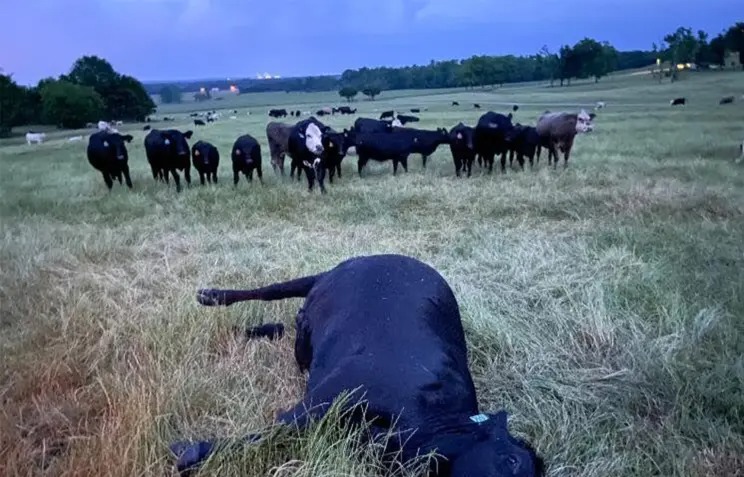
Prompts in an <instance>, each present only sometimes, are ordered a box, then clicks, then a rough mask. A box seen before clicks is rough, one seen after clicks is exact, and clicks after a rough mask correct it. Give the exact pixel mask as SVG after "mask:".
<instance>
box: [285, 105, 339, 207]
mask: <svg viewBox="0 0 744 477" xmlns="http://www.w3.org/2000/svg"><path fill="white" fill-rule="evenodd" d="M329 129H330V128H329V127H328V126H326V125H325V124H323V123H321V122H320V121H318V120H317V119H316V118H315V117H314V116H310V117H309V118H307V119H303V120H302V121H300V122H298V123H297V124H295V125H294V127H293V128H292V131H291V132H290V134H289V141H288V143H287V155H288V156H289V157H290V158H292V161H291V162H290V170H289V176H290V177H294V171H295V170H296V171H297V180H298V181H299V180H300V175H301V173H302V171H305V176H306V177H307V188H308V190H309V191H312V190H313V186H314V185H315V179H316V177H317V179H318V183H319V185H320V191H321V193H323V192H325V186H324V185H323V179H324V178H325V167H324V166H323V159H322V157H321V156H322V154H323V151H324V148H323V134H324V133H325V132H326V131H328V130H329Z"/></svg>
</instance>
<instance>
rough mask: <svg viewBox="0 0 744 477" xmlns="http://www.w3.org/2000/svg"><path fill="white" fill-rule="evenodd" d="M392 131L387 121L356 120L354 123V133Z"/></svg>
mask: <svg viewBox="0 0 744 477" xmlns="http://www.w3.org/2000/svg"><path fill="white" fill-rule="evenodd" d="M392 130H393V126H392V124H391V123H390V122H388V121H381V120H378V119H372V118H357V119H356V121H354V131H355V132H356V133H376V132H391V131H392Z"/></svg>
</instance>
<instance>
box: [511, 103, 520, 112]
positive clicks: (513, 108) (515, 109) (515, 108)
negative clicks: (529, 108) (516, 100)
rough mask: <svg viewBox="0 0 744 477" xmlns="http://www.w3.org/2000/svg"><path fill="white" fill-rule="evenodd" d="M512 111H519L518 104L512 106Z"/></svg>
mask: <svg viewBox="0 0 744 477" xmlns="http://www.w3.org/2000/svg"><path fill="white" fill-rule="evenodd" d="M512 111H514V112H515V113H516V112H517V111H519V106H518V105H516V104H515V105H514V106H512Z"/></svg>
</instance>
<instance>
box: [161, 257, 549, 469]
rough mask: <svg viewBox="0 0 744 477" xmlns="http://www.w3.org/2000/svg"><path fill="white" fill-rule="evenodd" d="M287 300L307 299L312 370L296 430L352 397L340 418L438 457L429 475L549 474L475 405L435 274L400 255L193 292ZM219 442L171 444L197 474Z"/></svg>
mask: <svg viewBox="0 0 744 477" xmlns="http://www.w3.org/2000/svg"><path fill="white" fill-rule="evenodd" d="M292 297H297V298H305V300H304V303H303V305H302V307H301V308H300V310H299V312H298V313H297V317H296V330H297V333H296V339H295V347H294V349H295V358H296V361H297V364H298V366H299V368H300V370H302V371H305V370H307V371H309V374H308V381H307V387H306V392H305V396H304V398H303V399H302V401H301V402H299V403H298V404H297V405H296V406H295V407H294V408H292V409H289V410H287V411H286V412H283V413H281V414H280V415H279V416H278V418H277V421H278V422H279V423H282V424H285V425H290V426H296V427H297V428H299V429H300V430H302V429H304V428H306V427H307V425H308V424H309V423H310V422H311V421H312V420H317V419H320V418H322V417H323V416H324V415H325V414H326V412H327V411H328V409H329V407H330V406H331V404H332V403H334V402H336V399H337V398H339V397H340V396H341V395H342V394H343V393H347V392H348V393H350V400H349V401H347V406H349V409H350V410H351V411H352V412H350V413H347V414H346V419H350V420H351V422H352V423H355V424H356V423H359V422H361V421H362V419H364V420H365V421H367V422H368V423H369V424H370V426H371V428H370V430H371V437H372V438H373V439H375V438H379V437H384V436H385V435H386V434H387V433H388V432H392V433H393V435H394V437H393V438H392V439H390V441H389V443H388V446H387V449H386V451H387V452H388V456H387V457H393V458H398V459H400V460H401V461H403V462H406V461H409V460H410V459H412V458H415V457H416V456H417V455H421V454H427V453H429V452H436V453H437V454H439V455H440V457H439V458H437V459H435V460H434V462H432V467H431V469H430V475H431V476H436V477H506V476H510V477H539V476H542V475H544V465H543V462H542V459H541V458H540V456H538V455H537V453H536V452H535V451H534V449H532V447H531V446H530V445H529V444H528V443H527V442H525V441H522V440H519V439H516V438H514V437H513V436H512V435H511V434H510V433H509V431H508V428H507V415H506V412H505V411H499V412H497V413H495V414H483V413H482V412H481V410H480V409H479V407H478V401H477V399H476V392H475V387H474V385H473V380H472V377H471V375H470V371H469V369H468V355H467V347H466V342H465V334H464V331H463V328H462V323H461V319H460V312H459V307H458V303H457V299H456V298H455V295H454V293H453V292H452V289H451V288H450V286H449V284H448V283H447V282H446V281H445V280H444V278H443V277H442V276H441V275H440V274H439V273H438V272H437V271H436V270H435V269H434V268H432V267H431V266H429V265H427V264H425V263H423V262H421V261H419V260H417V259H415V258H411V257H406V256H402V255H392V254H391V255H373V256H362V257H354V258H351V259H349V260H346V261H344V262H341V263H340V264H338V265H337V266H336V267H334V268H333V269H331V270H328V271H326V272H323V273H319V274H317V275H313V276H308V277H304V278H297V279H294V280H290V281H287V282H284V283H277V284H273V285H269V286H266V287H262V288H258V289H255V290H215V289H210V290H200V291H199V293H198V295H197V299H198V301H199V302H200V303H201V304H203V305H207V306H214V305H225V306H227V305H231V304H233V303H237V302H241V301H248V300H266V301H268V300H281V299H285V298H292ZM356 404H361V405H362V406H361V407H363V408H364V411H365V412H364V416H362V412H356V410H359V407H357V406H355V405H356ZM355 409H356V410H355ZM258 438H260V436H256V435H252V436H249V437H248V439H247V440H249V441H253V440H256V439H258ZM216 445H217V443H215V442H213V441H202V442H196V443H176V444H174V445H173V446H172V447H171V449H172V450H173V451H174V453H176V455H177V458H178V460H177V463H176V466H177V468H178V469H179V470H181V471H184V470H186V469H189V468H192V469H193V468H194V467H196V466H197V465H198V464H199V463H200V462H201V461H203V460H204V459H205V458H206V457H207V456H209V455H210V454H211V453H212V452H214V450H215V449H216Z"/></svg>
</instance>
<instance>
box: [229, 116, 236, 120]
mask: <svg viewBox="0 0 744 477" xmlns="http://www.w3.org/2000/svg"><path fill="white" fill-rule="evenodd" d="M230 119H238V117H237V116H230Z"/></svg>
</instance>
